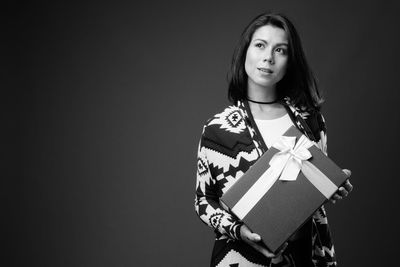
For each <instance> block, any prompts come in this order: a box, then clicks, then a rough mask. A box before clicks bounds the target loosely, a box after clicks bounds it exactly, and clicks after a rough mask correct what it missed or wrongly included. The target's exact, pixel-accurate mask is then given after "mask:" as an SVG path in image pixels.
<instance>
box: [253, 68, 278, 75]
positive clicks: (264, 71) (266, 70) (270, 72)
mask: <svg viewBox="0 0 400 267" xmlns="http://www.w3.org/2000/svg"><path fill="white" fill-rule="evenodd" d="M257 69H258V70H259V71H261V72H262V73H265V74H272V73H273V72H274V71H273V70H271V69H269V68H257Z"/></svg>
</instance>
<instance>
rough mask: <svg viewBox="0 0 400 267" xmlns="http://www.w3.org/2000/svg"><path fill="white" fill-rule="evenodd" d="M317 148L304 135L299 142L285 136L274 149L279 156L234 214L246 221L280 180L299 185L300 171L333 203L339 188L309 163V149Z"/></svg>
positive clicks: (238, 204)
mask: <svg viewBox="0 0 400 267" xmlns="http://www.w3.org/2000/svg"><path fill="white" fill-rule="evenodd" d="M313 145H314V143H313V142H312V141H310V140H309V139H308V138H307V137H306V136H304V135H301V136H300V138H299V140H298V141H297V142H296V137H295V136H281V138H280V139H279V140H278V142H276V143H275V144H274V145H273V147H275V148H276V149H278V150H279V152H278V153H276V154H275V155H274V156H273V157H272V158H271V160H270V162H269V165H270V167H269V168H268V169H267V170H266V171H265V172H264V173H263V174H262V175H261V176H260V178H259V179H258V180H257V181H256V182H255V183H254V184H253V185H252V186H251V187H250V189H249V190H248V191H247V192H246V193H245V194H244V195H243V196H242V197H241V198H240V199H239V201H238V202H237V203H236V204H235V205H234V207H233V208H232V212H233V213H235V214H236V216H237V217H238V218H239V219H243V218H244V217H245V216H246V215H247V213H249V212H250V211H251V209H252V208H253V207H254V206H255V205H256V204H257V202H258V201H260V199H261V198H262V197H263V196H264V195H265V194H266V193H267V192H268V190H269V189H270V188H271V187H272V185H273V184H274V183H275V182H276V181H277V180H278V179H279V180H282V181H295V180H296V179H297V176H298V175H299V172H300V171H301V172H302V173H303V174H304V176H305V177H306V178H307V179H308V180H309V181H310V182H311V184H313V185H314V186H315V187H316V188H317V189H318V190H319V191H320V192H321V193H322V194H323V195H324V196H325V197H326V198H327V199H329V198H330V197H331V196H332V195H333V194H334V193H335V192H336V191H337V190H338V187H337V186H336V185H335V184H334V183H333V182H332V181H331V180H330V179H329V178H328V177H327V176H326V175H325V174H324V173H323V172H321V171H320V170H319V169H318V168H317V167H316V166H315V165H313V164H312V163H311V162H309V161H308V159H310V158H311V157H312V154H311V153H310V151H309V150H308V149H309V148H310V147H311V146H313Z"/></svg>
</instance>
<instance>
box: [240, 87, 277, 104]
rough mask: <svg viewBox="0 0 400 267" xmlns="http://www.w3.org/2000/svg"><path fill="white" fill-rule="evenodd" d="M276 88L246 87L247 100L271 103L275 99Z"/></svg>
mask: <svg viewBox="0 0 400 267" xmlns="http://www.w3.org/2000/svg"><path fill="white" fill-rule="evenodd" d="M277 97H278V95H277V93H276V87H275V85H274V86H258V85H250V84H249V85H248V86H247V98H248V99H251V100H254V101H259V102H272V101H275V100H276V99H277Z"/></svg>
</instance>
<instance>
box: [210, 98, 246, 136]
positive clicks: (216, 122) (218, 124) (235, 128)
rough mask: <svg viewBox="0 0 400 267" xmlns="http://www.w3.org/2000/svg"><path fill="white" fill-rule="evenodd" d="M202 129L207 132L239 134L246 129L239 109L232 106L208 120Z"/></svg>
mask: <svg viewBox="0 0 400 267" xmlns="http://www.w3.org/2000/svg"><path fill="white" fill-rule="evenodd" d="M204 128H205V131H209V132H210V131H211V132H220V133H223V132H227V133H236V134H240V133H241V132H243V131H244V130H245V129H246V124H245V121H244V118H243V115H242V112H241V110H240V108H239V107H237V106H233V105H232V106H228V107H226V108H225V109H223V110H222V111H221V112H218V113H217V114H215V115H214V116H212V117H211V118H209V119H208V120H207V121H206V123H205V125H204Z"/></svg>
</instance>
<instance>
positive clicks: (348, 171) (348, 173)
mask: <svg viewBox="0 0 400 267" xmlns="http://www.w3.org/2000/svg"><path fill="white" fill-rule="evenodd" d="M343 172H344V173H345V174H346V175H347V177H350V176H351V171H350V170H348V169H343Z"/></svg>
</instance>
